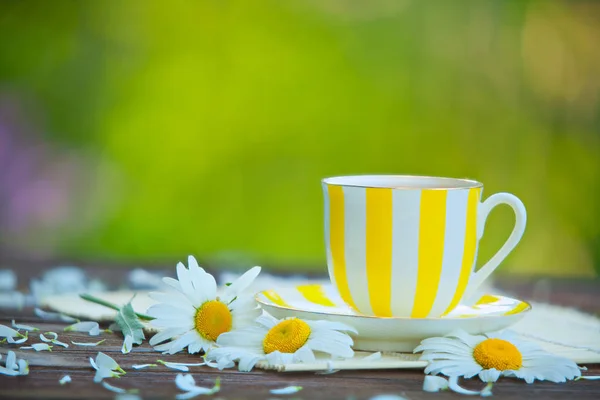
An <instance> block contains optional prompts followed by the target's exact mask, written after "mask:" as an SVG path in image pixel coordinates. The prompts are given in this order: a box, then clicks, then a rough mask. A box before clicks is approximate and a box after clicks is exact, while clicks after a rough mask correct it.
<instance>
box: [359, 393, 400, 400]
mask: <svg viewBox="0 0 600 400" xmlns="http://www.w3.org/2000/svg"><path fill="white" fill-rule="evenodd" d="M369 400H408V399H407V398H406V397H402V396H398V395H397V394H378V395H377V396H374V397H371V398H369Z"/></svg>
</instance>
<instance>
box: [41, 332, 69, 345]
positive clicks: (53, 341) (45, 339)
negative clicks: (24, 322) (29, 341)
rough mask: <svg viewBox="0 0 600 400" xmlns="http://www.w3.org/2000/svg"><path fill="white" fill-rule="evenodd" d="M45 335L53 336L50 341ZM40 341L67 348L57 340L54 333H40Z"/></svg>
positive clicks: (56, 334)
mask: <svg viewBox="0 0 600 400" xmlns="http://www.w3.org/2000/svg"><path fill="white" fill-rule="evenodd" d="M45 335H51V336H54V337H53V338H52V339H48V338H47V337H46V336H45ZM40 339H41V341H42V342H46V343H52V344H55V345H57V346H62V347H64V348H67V347H69V345H68V344H66V343H63V342H61V341H60V340H58V333H56V332H46V333H45V334H44V333H40Z"/></svg>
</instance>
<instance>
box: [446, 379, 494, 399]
mask: <svg viewBox="0 0 600 400" xmlns="http://www.w3.org/2000/svg"><path fill="white" fill-rule="evenodd" d="M487 387H488V386H486V388H487ZM448 388H450V390H452V391H453V392H456V393H460V394H466V395H468V396H473V395H482V392H483V390H481V391H475V390H469V389H465V388H463V387H462V386H460V385H459V384H458V377H457V376H452V377H450V378H449V379H448ZM490 394H491V391H490Z"/></svg>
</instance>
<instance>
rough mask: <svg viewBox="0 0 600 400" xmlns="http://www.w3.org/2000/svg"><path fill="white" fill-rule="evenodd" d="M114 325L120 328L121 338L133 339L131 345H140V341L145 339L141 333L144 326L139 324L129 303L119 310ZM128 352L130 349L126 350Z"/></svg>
mask: <svg viewBox="0 0 600 400" xmlns="http://www.w3.org/2000/svg"><path fill="white" fill-rule="evenodd" d="M115 323H116V324H117V325H119V328H121V331H122V332H123V336H124V337H125V338H127V336H131V337H132V338H133V343H135V344H142V340H144V339H145V338H146V337H145V336H144V331H143V328H144V325H143V324H142V323H141V322H140V319H139V318H138V316H137V315H136V314H135V311H133V307H132V306H131V301H129V303H127V304H125V305H124V306H123V307H121V308H119V311H118V312H117V316H116V317H115ZM130 350H131V349H130V348H129V349H127V352H129V351H130Z"/></svg>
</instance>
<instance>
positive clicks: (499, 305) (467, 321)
mask: <svg viewBox="0 0 600 400" xmlns="http://www.w3.org/2000/svg"><path fill="white" fill-rule="evenodd" d="M256 301H257V302H258V303H259V304H260V305H261V307H262V308H263V309H264V310H266V311H268V312H269V313H270V314H271V315H273V316H274V317H276V318H286V317H298V318H304V319H309V320H316V319H319V320H327V321H335V322H342V323H344V324H347V325H349V326H352V327H353V328H355V329H356V330H357V331H358V335H357V336H355V337H354V349H355V350H366V351H398V352H407V351H411V352H412V350H413V349H414V348H415V347H416V346H417V345H418V344H419V342H420V341H421V340H423V339H425V338H428V337H433V336H443V335H445V334H447V333H450V332H451V331H453V330H455V329H463V330H464V331H466V332H468V333H470V334H480V333H486V332H493V331H497V330H500V329H503V328H506V327H508V326H511V325H513V324H515V323H516V322H518V321H519V320H520V319H521V318H523V317H524V316H525V314H526V313H527V312H528V311H530V310H531V305H530V304H529V303H527V302H525V301H521V300H517V299H513V298H510V297H505V296H496V295H490V294H486V295H483V296H481V298H480V299H479V300H478V301H477V302H476V303H475V304H473V305H465V304H461V305H459V306H458V307H456V308H455V309H454V310H452V311H451V312H450V313H448V314H447V315H445V316H443V317H439V318H407V317H389V318H388V317H375V316H369V315H363V314H360V313H359V312H357V311H355V310H353V309H352V308H350V307H349V306H348V305H346V304H345V303H344V301H343V300H342V299H341V297H340V295H339V294H338V293H337V290H336V289H335V288H334V287H333V286H332V285H331V284H320V283H311V284H304V285H298V286H296V287H292V288H283V289H277V290H265V291H263V292H260V293H258V294H257V295H256Z"/></svg>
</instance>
